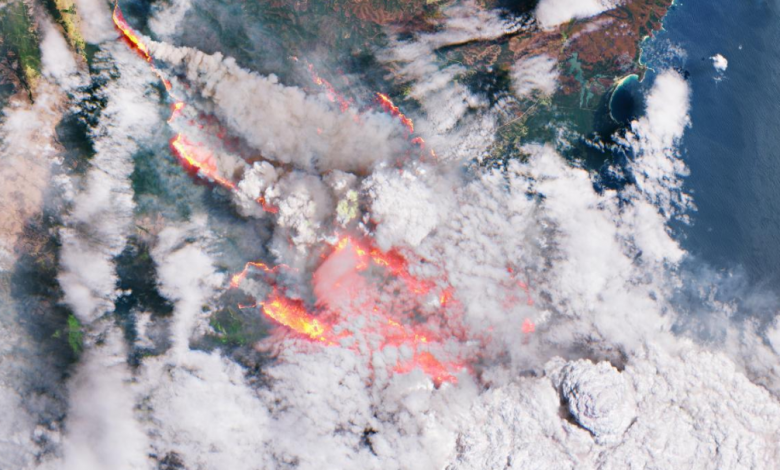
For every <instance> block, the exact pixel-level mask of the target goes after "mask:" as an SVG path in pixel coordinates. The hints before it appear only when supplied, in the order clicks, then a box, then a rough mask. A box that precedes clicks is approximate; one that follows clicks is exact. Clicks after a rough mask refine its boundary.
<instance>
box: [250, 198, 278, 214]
mask: <svg viewBox="0 0 780 470" xmlns="http://www.w3.org/2000/svg"><path fill="white" fill-rule="evenodd" d="M255 202H256V203H258V204H260V207H262V208H263V210H264V211H266V212H270V213H271V214H277V213H279V208H278V207H276V206H274V205H272V204H268V201H266V200H265V197H263V196H260V197H259V198H257V199H255Z"/></svg>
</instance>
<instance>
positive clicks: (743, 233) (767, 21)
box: [645, 0, 780, 292]
mask: <svg viewBox="0 0 780 470" xmlns="http://www.w3.org/2000/svg"><path fill="white" fill-rule="evenodd" d="M664 25H665V30H664V31H662V32H660V33H659V34H657V35H656V37H655V38H653V39H651V40H649V41H648V42H647V44H646V45H647V52H646V57H645V60H646V62H647V63H648V65H650V66H651V67H658V68H661V67H669V66H672V67H678V68H680V69H681V70H682V71H685V72H687V73H688V74H689V81H690V84H691V89H692V108H691V121H692V127H691V128H690V129H689V130H688V131H687V133H686V135H685V138H684V141H683V155H684V159H685V161H686V163H687V164H688V167H689V168H690V176H689V177H688V178H687V182H686V190H687V192H688V193H690V194H691V195H692V196H693V198H694V201H695V204H696V206H697V207H698V210H697V211H694V212H692V213H691V218H692V222H693V223H692V224H691V225H686V226H682V227H679V229H678V237H679V239H680V240H681V241H682V243H683V246H684V247H685V248H686V249H687V250H688V251H689V252H690V253H692V254H693V255H694V257H695V258H697V259H700V260H702V261H703V262H705V263H707V264H708V265H709V266H711V267H713V268H715V269H716V270H722V271H724V272H742V273H743V274H745V275H746V276H747V278H748V280H749V282H750V283H751V284H753V285H754V286H762V287H766V288H769V289H770V290H771V291H775V292H778V291H780V98H779V97H778V96H779V95H780V94H779V93H778V90H780V48H778V47H777V46H778V44H780V1H778V0H738V1H734V0H686V1H684V2H679V3H678V4H677V5H675V6H674V7H673V8H672V10H671V11H670V13H669V15H668V17H667V18H666V21H665V24H664ZM718 53H719V54H722V55H724V56H725V57H726V58H727V59H728V61H729V65H728V69H727V71H726V72H725V73H723V74H719V73H717V72H716V70H715V69H714V67H713V65H712V61H711V60H710V57H711V56H713V55H715V54H718Z"/></svg>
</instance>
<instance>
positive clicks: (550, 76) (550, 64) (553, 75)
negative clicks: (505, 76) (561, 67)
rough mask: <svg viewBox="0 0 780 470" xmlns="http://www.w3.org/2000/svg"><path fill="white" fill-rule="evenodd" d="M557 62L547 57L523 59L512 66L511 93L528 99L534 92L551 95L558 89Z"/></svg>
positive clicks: (539, 56)
mask: <svg viewBox="0 0 780 470" xmlns="http://www.w3.org/2000/svg"><path fill="white" fill-rule="evenodd" d="M558 75H559V73H558V62H557V61H556V60H555V59H553V58H552V57H549V56H547V55H538V56H533V57H527V58H523V59H521V60H519V61H517V62H516V63H515V64H514V65H513V66H512V91H514V92H515V95H517V97H518V98H529V97H531V94H532V93H533V92H535V91H538V92H540V93H541V94H542V95H552V94H553V93H555V90H556V89H557V88H558Z"/></svg>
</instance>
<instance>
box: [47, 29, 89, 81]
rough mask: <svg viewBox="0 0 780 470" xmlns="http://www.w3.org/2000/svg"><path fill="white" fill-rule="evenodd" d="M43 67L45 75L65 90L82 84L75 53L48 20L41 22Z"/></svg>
mask: <svg viewBox="0 0 780 470" xmlns="http://www.w3.org/2000/svg"><path fill="white" fill-rule="evenodd" d="M41 29H42V30H43V39H42V40H41V67H42V73H43V75H45V76H47V77H51V78H52V79H54V80H56V81H57V83H59V84H60V85H62V86H63V87H64V88H66V89H68V88H73V87H75V86H78V85H80V84H81V82H82V80H81V77H80V76H79V74H78V72H79V70H78V66H77V64H76V59H75V57H74V56H73V52H72V51H71V50H70V48H69V47H68V43H67V42H65V38H64V37H62V34H61V33H60V32H59V30H58V29H57V28H56V27H55V26H54V25H53V24H52V23H51V22H50V21H48V20H43V21H41Z"/></svg>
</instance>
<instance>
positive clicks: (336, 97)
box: [296, 58, 350, 133]
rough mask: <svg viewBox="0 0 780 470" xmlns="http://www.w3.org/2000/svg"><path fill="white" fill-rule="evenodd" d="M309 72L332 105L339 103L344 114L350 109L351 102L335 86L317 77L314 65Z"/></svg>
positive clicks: (310, 65)
mask: <svg viewBox="0 0 780 470" xmlns="http://www.w3.org/2000/svg"><path fill="white" fill-rule="evenodd" d="M296 60H297V58H296ZM309 72H310V73H311V79H312V81H313V82H314V83H316V84H317V85H319V86H321V87H323V88H324V89H325V96H327V97H328V100H330V102H331V103H335V102H338V103H339V109H340V110H341V112H342V113H343V112H344V111H346V110H347V109H349V105H350V100H347V99H345V98H344V97H343V96H341V94H340V93H339V92H337V91H336V89H335V88H334V87H333V85H331V84H330V82H329V81H327V80H325V79H324V78H322V77H320V76H319V75H317V72H315V71H314V65H312V64H309ZM318 133H322V131H321V130H319V129H318Z"/></svg>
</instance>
